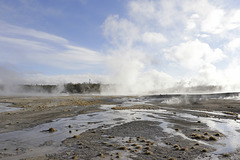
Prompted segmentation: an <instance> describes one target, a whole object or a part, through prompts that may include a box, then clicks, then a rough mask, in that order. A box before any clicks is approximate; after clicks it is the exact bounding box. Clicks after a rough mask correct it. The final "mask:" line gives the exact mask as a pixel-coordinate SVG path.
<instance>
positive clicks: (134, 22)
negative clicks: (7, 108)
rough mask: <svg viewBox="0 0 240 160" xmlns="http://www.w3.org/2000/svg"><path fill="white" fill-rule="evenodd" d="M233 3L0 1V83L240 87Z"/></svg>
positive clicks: (239, 11)
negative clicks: (92, 83)
mask: <svg viewBox="0 0 240 160" xmlns="http://www.w3.org/2000/svg"><path fill="white" fill-rule="evenodd" d="M239 35H240V2H238V1H236V0H171V1H169V0H101V1H100V0H0V84H6V83H8V84H13V83H22V84H59V83H69V82H72V83H80V82H88V81H89V79H91V81H92V82H100V83H107V84H117V85H118V86H120V87H118V88H116V89H115V91H117V92H122V93H124V92H128V93H139V92H148V91H153V90H161V89H166V88H171V87H175V86H185V87H191V86H198V85H214V86H223V88H224V89H225V90H239V89H240V85H239V83H240V74H239V71H240V54H239V51H240V36H239Z"/></svg>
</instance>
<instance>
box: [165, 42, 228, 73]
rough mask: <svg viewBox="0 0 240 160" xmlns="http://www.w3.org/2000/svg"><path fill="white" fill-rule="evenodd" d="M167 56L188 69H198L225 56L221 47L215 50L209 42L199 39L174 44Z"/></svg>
mask: <svg viewBox="0 0 240 160" xmlns="http://www.w3.org/2000/svg"><path fill="white" fill-rule="evenodd" d="M165 56H166V58H167V59H168V60H172V61H175V62H176V63H178V64H180V65H181V66H183V67H185V68H188V69H198V68H200V67H201V66H203V65H205V64H211V63H214V62H217V61H219V60H222V59H223V58H224V57H225V55H224V54H223V53H222V51H221V49H219V48H217V49H214V50H213V49H211V48H210V46H209V45H208V44H207V43H203V42H201V41H199V40H194V41H188V42H186V43H181V44H179V45H178V46H174V47H172V48H171V49H170V50H168V53H166V54H165Z"/></svg>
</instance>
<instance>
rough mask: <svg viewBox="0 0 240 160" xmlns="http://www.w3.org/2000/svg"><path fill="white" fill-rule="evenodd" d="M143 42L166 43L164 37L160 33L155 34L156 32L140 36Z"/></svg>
mask: <svg viewBox="0 0 240 160" xmlns="http://www.w3.org/2000/svg"><path fill="white" fill-rule="evenodd" d="M142 40H143V42H146V43H153V44H154V43H158V44H161V43H165V42H167V41H168V40H167V38H166V37H164V35H162V34H161V33H156V32H145V33H144V34H143V36H142Z"/></svg>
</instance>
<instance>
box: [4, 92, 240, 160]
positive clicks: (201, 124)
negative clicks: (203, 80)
mask: <svg viewBox="0 0 240 160" xmlns="http://www.w3.org/2000/svg"><path fill="white" fill-rule="evenodd" d="M0 103H1V104H5V103H11V105H8V107H17V108H20V109H19V110H14V111H8V112H0V143H1V146H0V159H6V160H7V159H25V160H45V159H46V160H47V159H60V160H61V159H81V160H82V159H84V160H85V159H86V160H88V159H133V160H140V159H147V160H148V159H149V160H150V159H240V154H239V152H238V151H239V149H240V146H239V145H238V144H229V143H230V142H229V143H228V139H229V135H228V133H229V134H230V135H231V134H232V137H233V138H236V140H240V137H238V136H239V135H240V133H239V132H240V120H239V116H238V114H240V107H239V106H240V101H239V100H235V99H233V98H226V99H223V98H204V99H202V98H201V99H191V98H190V99H186V97H184V99H181V98H180V99H179V97H171V98H152V97H150V98H149V97H145V96H131V97H130V96H128V97H123V96H82V95H81V96H79V95H71V96H56V97H55V96H50V97H49V96H48V97H47V96H46V97H43V96H42V97H0ZM62 121H63V122H62ZM60 122H61V123H60ZM213 123H214V125H215V126H214V125H212V124H213ZM215 123H216V124H215ZM54 124H61V125H56V126H54ZM219 124H223V125H226V126H220V128H217V127H216V126H217V125H219ZM228 124H232V126H233V127H232V128H231V126H228ZM224 127H225V128H224ZM226 127H227V128H226ZM229 127H230V128H229ZM222 128H223V129H222ZM27 132H30V133H31V132H32V133H33V135H29V136H31V138H29V140H28V137H27V138H26V137H24V135H26V133H27ZM61 132H64V134H63V133H61ZM8 135H11V136H10V137H11V139H9V138H8ZM42 135H43V137H41V136H42ZM21 136H22V137H23V138H22V139H24V138H25V139H26V140H24V141H23V142H22V141H21ZM18 137H20V138H19V139H18ZM59 137H61V138H59ZM35 139H37V140H38V141H37V142H34V143H30V141H34V140H35ZM28 141H29V142H28ZM232 143H233V142H232ZM31 145H33V146H31Z"/></svg>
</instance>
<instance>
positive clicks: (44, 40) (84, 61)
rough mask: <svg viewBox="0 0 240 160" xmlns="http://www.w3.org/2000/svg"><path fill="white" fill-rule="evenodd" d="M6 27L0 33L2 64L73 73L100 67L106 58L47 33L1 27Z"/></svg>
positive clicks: (4, 26)
mask: <svg viewBox="0 0 240 160" xmlns="http://www.w3.org/2000/svg"><path fill="white" fill-rule="evenodd" d="M8 26H9V27H10V28H8V29H6V30H4V32H3V31H2V30H0V42H1V43H0V47H1V50H0V55H1V56H2V59H0V62H2V63H10V64H15V65H17V64H32V63H36V64H40V65H47V66H54V67H57V68H60V69H74V70H79V69H82V70H83V69H86V68H93V66H96V65H103V61H104V58H105V57H104V55H103V54H101V53H99V52H96V51H93V50H90V49H86V48H84V47H80V46H74V45H71V43H70V42H68V41H67V40H65V39H64V38H62V37H59V36H55V35H52V34H49V33H45V32H41V31H36V30H33V29H29V28H23V27H18V26H13V25H9V24H6V23H5V24H4V25H3V26H1V27H2V28H6V27H8ZM1 27H0V28H1ZM5 31H6V32H5ZM1 35H3V36H1Z"/></svg>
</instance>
